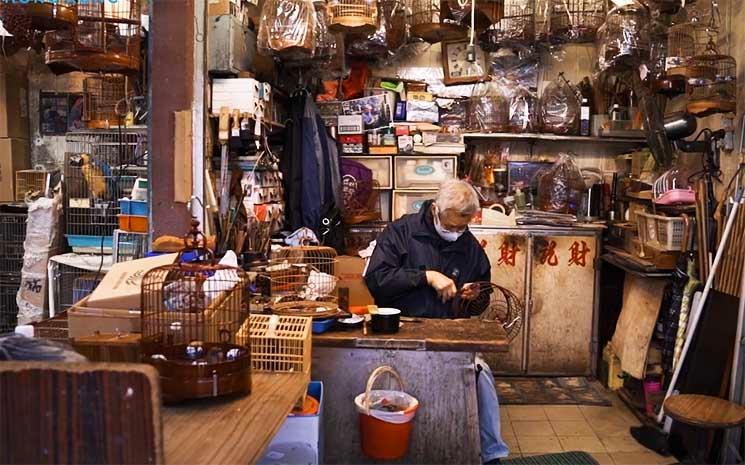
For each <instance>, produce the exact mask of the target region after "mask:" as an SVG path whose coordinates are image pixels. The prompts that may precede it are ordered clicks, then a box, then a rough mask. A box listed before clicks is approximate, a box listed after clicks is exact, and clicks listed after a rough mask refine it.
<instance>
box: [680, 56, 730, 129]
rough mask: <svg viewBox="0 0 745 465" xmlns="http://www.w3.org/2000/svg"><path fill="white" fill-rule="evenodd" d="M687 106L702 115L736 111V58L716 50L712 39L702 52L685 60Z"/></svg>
mask: <svg viewBox="0 0 745 465" xmlns="http://www.w3.org/2000/svg"><path fill="white" fill-rule="evenodd" d="M688 96H689V100H688V106H687V109H688V111H689V112H690V113H692V114H694V115H696V116H699V117H702V116H708V115H712V114H715V113H734V112H736V111H737V62H736V61H735V59H734V58H733V57H731V56H729V55H722V54H720V53H719V52H718V51H717V49H716V47H715V46H714V44H713V43H711V44H710V46H709V49H708V51H707V53H706V54H704V55H698V56H695V57H693V58H691V59H690V60H689V61H688Z"/></svg>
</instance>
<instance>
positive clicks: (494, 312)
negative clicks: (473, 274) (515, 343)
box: [455, 282, 525, 341]
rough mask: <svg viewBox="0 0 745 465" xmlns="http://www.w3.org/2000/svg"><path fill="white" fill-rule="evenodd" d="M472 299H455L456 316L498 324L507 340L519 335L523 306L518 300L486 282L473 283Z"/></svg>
mask: <svg viewBox="0 0 745 465" xmlns="http://www.w3.org/2000/svg"><path fill="white" fill-rule="evenodd" d="M471 286H473V289H472V291H473V292H475V295H476V297H475V298H473V299H470V300H469V299H463V298H460V297H458V298H456V300H455V302H456V303H455V306H456V313H457V314H456V316H475V315H478V317H479V319H480V320H481V321H483V322H487V323H498V324H499V325H500V326H501V327H502V329H504V331H505V333H506V335H507V339H509V340H510V341H511V340H513V339H515V337H517V335H518V334H519V333H520V328H521V327H522V322H523V318H525V306H524V305H523V303H522V301H520V298H519V297H518V296H517V295H515V293H514V292H512V291H510V290H509V289H506V288H504V287H501V286H497V285H496V284H492V283H488V282H479V283H473V284H472V285H471Z"/></svg>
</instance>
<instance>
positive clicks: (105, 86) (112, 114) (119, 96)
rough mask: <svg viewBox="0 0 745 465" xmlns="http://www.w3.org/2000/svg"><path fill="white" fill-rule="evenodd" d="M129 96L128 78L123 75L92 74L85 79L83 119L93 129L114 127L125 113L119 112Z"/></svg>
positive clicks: (120, 121)
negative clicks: (118, 108) (120, 106)
mask: <svg viewBox="0 0 745 465" xmlns="http://www.w3.org/2000/svg"><path fill="white" fill-rule="evenodd" d="M126 97H127V80H126V78H125V77H124V76H121V75H100V76H91V77H87V78H85V79H84V80H83V121H84V122H85V125H86V127H88V128H93V129H108V128H114V127H117V126H119V125H120V124H123V121H122V120H123V119H124V116H125V115H120V114H118V113H117V106H118V105H119V102H121V101H123V100H124V99H126Z"/></svg>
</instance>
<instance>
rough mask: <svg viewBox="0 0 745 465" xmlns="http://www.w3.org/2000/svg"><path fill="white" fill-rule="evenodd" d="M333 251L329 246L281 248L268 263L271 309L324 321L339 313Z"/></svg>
mask: <svg viewBox="0 0 745 465" xmlns="http://www.w3.org/2000/svg"><path fill="white" fill-rule="evenodd" d="M336 262H337V259H336V251H335V250H334V249H332V248H331V247H322V246H299V247H284V248H282V249H280V250H279V251H278V252H277V253H276V254H275V256H274V257H273V258H272V259H271V260H270V261H269V265H268V266H267V268H266V274H267V278H268V281H269V287H270V292H269V294H270V296H271V298H272V303H271V305H270V307H271V310H272V311H273V312H274V313H276V314H278V315H289V316H311V317H316V318H324V317H329V316H334V315H336V314H337V313H338V310H339V306H338V304H337V297H336V282H337V278H336V274H335V271H336V270H335V267H336Z"/></svg>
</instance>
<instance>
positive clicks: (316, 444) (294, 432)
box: [259, 381, 325, 465]
mask: <svg viewBox="0 0 745 465" xmlns="http://www.w3.org/2000/svg"><path fill="white" fill-rule="evenodd" d="M307 392H308V395H309V396H311V397H315V398H316V400H318V404H319V405H318V413H317V414H316V415H293V414H290V415H289V416H288V417H287V419H286V420H285V422H284V424H283V425H282V427H281V428H280V429H279V431H278V432H277V434H276V436H274V439H272V442H271V444H270V445H269V447H267V451H268V452H269V453H271V451H272V449H273V448H275V447H277V446H281V445H288V444H293V443H295V444H297V443H300V444H309V445H310V446H311V447H312V448H313V449H314V450H315V451H317V452H318V455H317V457H316V458H317V460H316V462H315V463H325V462H324V457H323V448H324V447H323V442H324V441H323V406H324V401H323V383H322V382H321V381H311V382H310V383H309V384H308V391H307ZM267 459H269V458H268V457H265V458H264V460H262V461H261V462H259V463H272V462H271V460H270V461H269V462H266V461H265V460H267ZM282 463H290V464H293V465H294V464H295V463H298V465H300V464H307V463H308V461H302V462H294V461H292V460H289V461H287V462H282Z"/></svg>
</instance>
